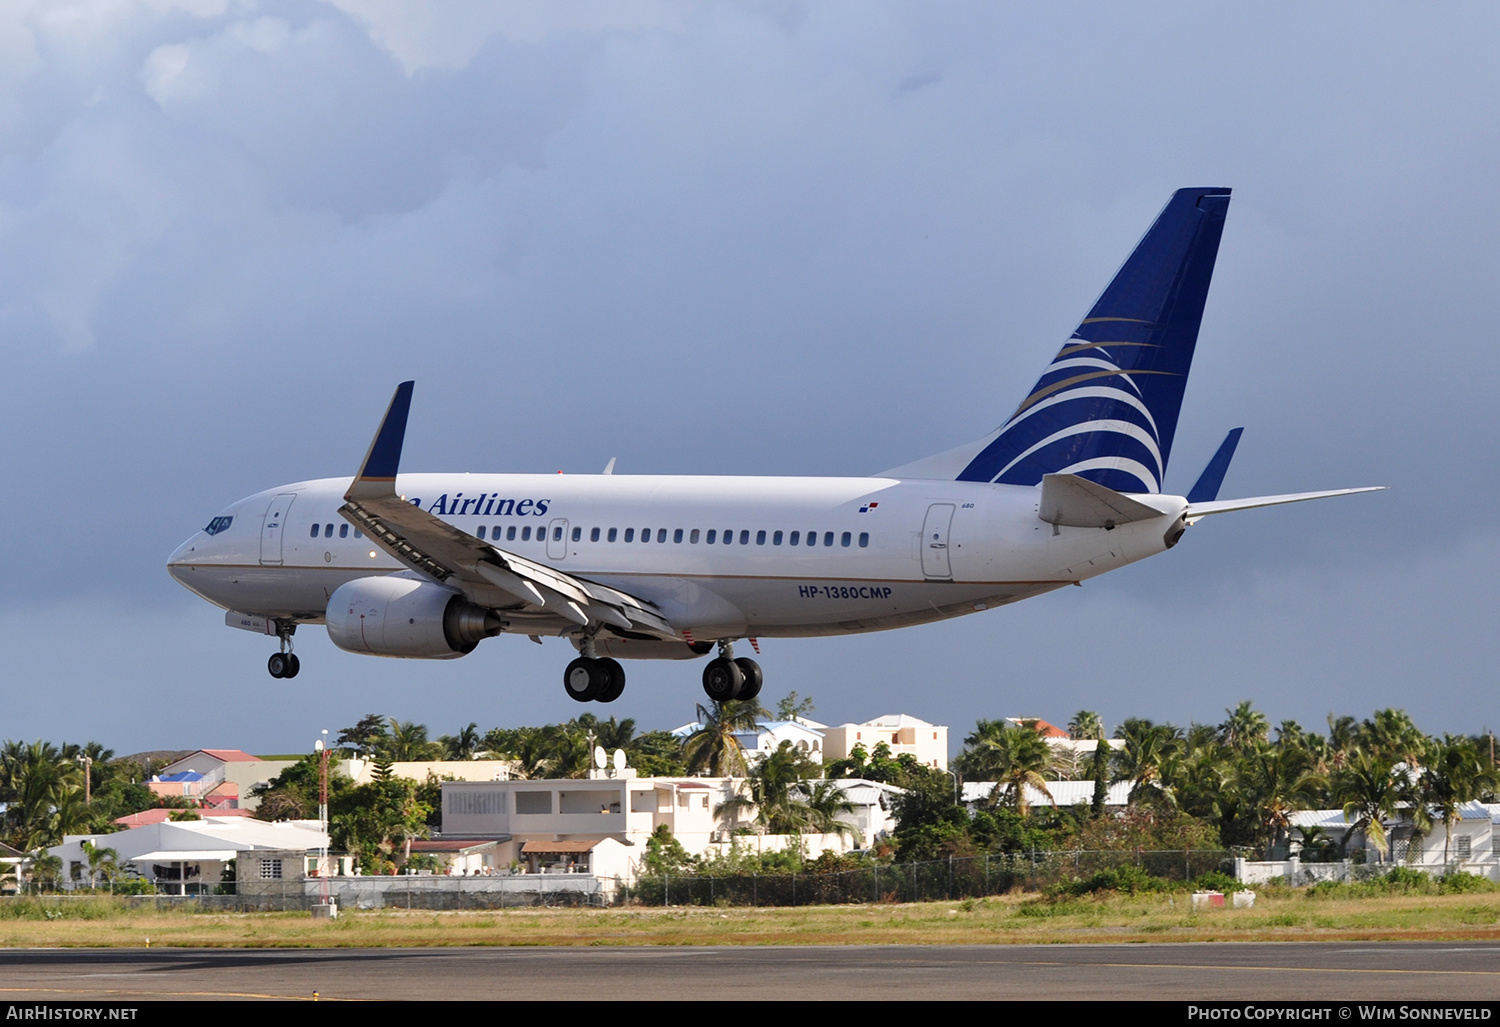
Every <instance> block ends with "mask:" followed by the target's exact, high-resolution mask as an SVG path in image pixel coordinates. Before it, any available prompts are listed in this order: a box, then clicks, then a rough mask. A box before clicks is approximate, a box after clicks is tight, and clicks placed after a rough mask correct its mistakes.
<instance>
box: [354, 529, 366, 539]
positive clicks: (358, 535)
mask: <svg viewBox="0 0 1500 1027" xmlns="http://www.w3.org/2000/svg"><path fill="white" fill-rule="evenodd" d="M354 537H355V538H364V537H365V533H364V532H362V531H360V530H359V529H358V528H355V529H354Z"/></svg>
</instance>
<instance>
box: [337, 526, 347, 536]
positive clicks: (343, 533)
mask: <svg viewBox="0 0 1500 1027" xmlns="http://www.w3.org/2000/svg"><path fill="white" fill-rule="evenodd" d="M348 537H349V525H347V524H340V525H339V538H348Z"/></svg>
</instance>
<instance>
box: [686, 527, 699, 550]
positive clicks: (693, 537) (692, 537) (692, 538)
mask: <svg viewBox="0 0 1500 1027" xmlns="http://www.w3.org/2000/svg"><path fill="white" fill-rule="evenodd" d="M688 543H689V544H690V545H695V546H696V545H697V544H698V529H697V528H694V529H693V530H692V532H691V533H690V534H689V535H688Z"/></svg>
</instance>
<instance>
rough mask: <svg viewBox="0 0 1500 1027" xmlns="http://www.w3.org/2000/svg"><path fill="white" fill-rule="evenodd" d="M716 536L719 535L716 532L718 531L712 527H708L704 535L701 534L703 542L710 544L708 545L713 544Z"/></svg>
mask: <svg viewBox="0 0 1500 1027" xmlns="http://www.w3.org/2000/svg"><path fill="white" fill-rule="evenodd" d="M718 537H719V533H718V531H716V530H715V529H713V528H709V529H708V534H707V535H705V536H703V541H704V543H705V544H706V545H710V546H711V545H713V544H714V541H715V540H716V539H717V538H718Z"/></svg>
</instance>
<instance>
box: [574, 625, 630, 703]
mask: <svg viewBox="0 0 1500 1027" xmlns="http://www.w3.org/2000/svg"><path fill="white" fill-rule="evenodd" d="M563 689H564V690H565V691H566V692H567V693H568V698H570V699H573V700H575V701H577V702H614V701H615V700H616V699H618V698H620V695H621V694H622V693H623V692H624V691H625V668H624V667H622V666H620V661H618V660H612V659H610V658H609V657H608V656H605V657H603V658H600V657H598V656H595V655H594V640H593V638H591V637H590V638H587V639H585V640H584V643H583V655H582V656H580V657H578V659H576V660H574V661H573V662H572V663H570V664H568V669H567V670H565V671H563Z"/></svg>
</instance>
